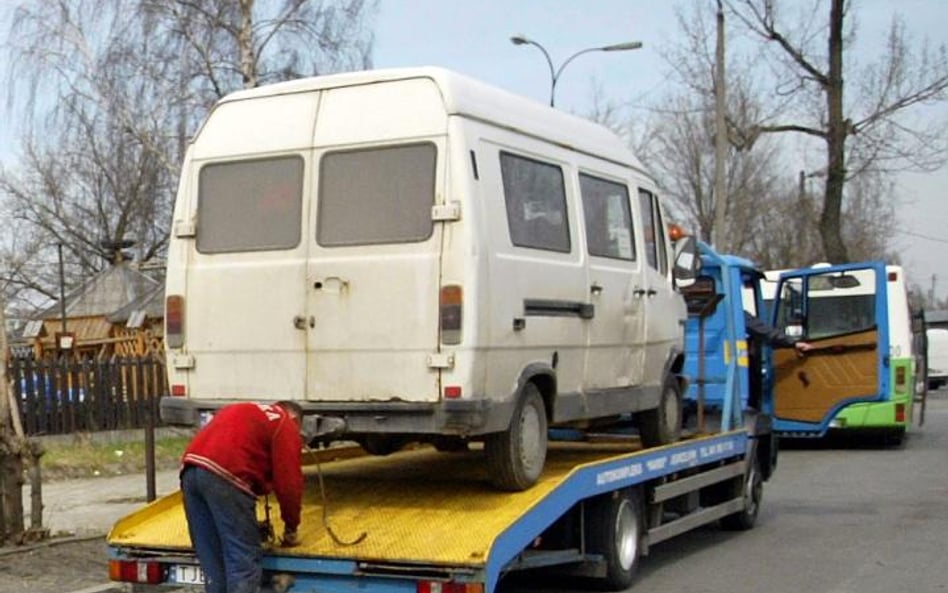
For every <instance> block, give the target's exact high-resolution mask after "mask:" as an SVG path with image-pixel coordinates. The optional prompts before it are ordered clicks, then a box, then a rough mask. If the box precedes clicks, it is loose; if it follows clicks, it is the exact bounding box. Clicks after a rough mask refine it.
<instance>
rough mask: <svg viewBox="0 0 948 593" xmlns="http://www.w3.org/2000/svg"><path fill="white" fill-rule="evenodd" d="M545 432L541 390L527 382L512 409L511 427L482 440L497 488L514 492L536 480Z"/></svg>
mask: <svg viewBox="0 0 948 593" xmlns="http://www.w3.org/2000/svg"><path fill="white" fill-rule="evenodd" d="M546 432H547V418H546V408H545V407H544V405H543V398H542V397H541V396H540V390H539V389H537V386H536V385H534V384H533V383H527V384H526V386H525V387H524V388H523V392H522V393H521V394H520V398H519V400H518V401H517V405H516V407H515V408H514V413H513V417H512V418H511V420H510V427H509V428H508V429H507V430H505V431H504V432H497V433H492V434H489V435H487V437H486V438H485V439H484V452H485V453H486V455H487V467H488V470H489V471H490V478H491V481H492V482H493V484H494V486H495V487H496V488H498V489H500V490H507V491H511V492H517V491H521V490H526V489H527V488H529V487H530V486H533V484H535V483H536V481H537V479H538V478H539V477H540V474H541V473H543V464H544V463H545V462H546V446H547V434H546Z"/></svg>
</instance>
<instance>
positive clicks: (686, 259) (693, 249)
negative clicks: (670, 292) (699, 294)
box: [673, 237, 701, 287]
mask: <svg viewBox="0 0 948 593" xmlns="http://www.w3.org/2000/svg"><path fill="white" fill-rule="evenodd" d="M700 269H701V256H700V255H698V242H697V241H696V240H695V238H694V237H682V238H681V239H679V240H677V241H675V267H674V271H673V275H674V278H675V285H676V286H681V287H685V286H691V285H692V284H694V282H695V279H696V278H697V277H698V270H700Z"/></svg>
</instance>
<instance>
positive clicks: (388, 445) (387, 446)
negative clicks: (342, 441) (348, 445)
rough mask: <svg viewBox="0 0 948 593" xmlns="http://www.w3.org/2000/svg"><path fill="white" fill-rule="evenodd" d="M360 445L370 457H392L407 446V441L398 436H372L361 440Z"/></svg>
mask: <svg viewBox="0 0 948 593" xmlns="http://www.w3.org/2000/svg"><path fill="white" fill-rule="evenodd" d="M359 444H360V445H361V446H362V448H363V449H365V452H366V453H368V454H370V455H379V456H385V455H391V454H392V453H394V452H396V451H398V450H400V449H401V448H402V447H404V446H405V439H403V438H401V437H397V436H388V435H382V434H370V435H366V436H364V437H362V438H361V439H359Z"/></svg>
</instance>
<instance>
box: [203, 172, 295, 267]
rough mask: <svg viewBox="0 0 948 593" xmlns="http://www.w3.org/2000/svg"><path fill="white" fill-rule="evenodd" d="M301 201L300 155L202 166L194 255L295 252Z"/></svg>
mask: <svg viewBox="0 0 948 593" xmlns="http://www.w3.org/2000/svg"><path fill="white" fill-rule="evenodd" d="M302 197H303V159H302V158H300V157H298V156H289V157H277V158H270V159H261V160H252V161H232V162H226V163H213V164H209V165H205V166H204V167H203V168H202V169H201V173H200V176H199V179H198V207H197V217H198V225H197V228H198V230H197V250H198V252H200V253H231V252H237V251H264V250H269V249H292V248H293V247H296V246H297V245H298V244H299V242H300V226H301V225H300V222H301V217H302V203H303V200H302Z"/></svg>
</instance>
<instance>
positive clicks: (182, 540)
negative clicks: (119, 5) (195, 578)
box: [107, 431, 750, 593]
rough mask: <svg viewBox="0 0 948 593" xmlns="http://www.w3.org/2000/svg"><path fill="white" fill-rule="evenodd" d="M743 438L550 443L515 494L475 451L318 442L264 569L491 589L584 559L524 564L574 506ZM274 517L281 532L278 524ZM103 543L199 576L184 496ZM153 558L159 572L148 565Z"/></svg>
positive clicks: (390, 587)
mask: <svg viewBox="0 0 948 593" xmlns="http://www.w3.org/2000/svg"><path fill="white" fill-rule="evenodd" d="M633 442H634V441H633ZM749 446H750V440H749V438H748V435H747V433H746V432H744V431H733V432H729V433H724V434H719V435H714V436H706V437H699V438H693V439H690V440H686V441H681V442H678V443H675V444H672V445H668V446H664V447H660V448H655V449H647V450H636V448H635V446H633V445H631V444H630V443H629V442H624V443H552V444H551V448H550V452H549V456H548V458H547V464H546V468H545V470H544V473H543V475H542V476H541V477H540V479H539V481H538V482H537V484H536V485H535V486H534V487H532V488H530V489H529V490H526V491H523V492H500V491H497V490H495V489H493V488H492V487H491V485H490V480H489V476H488V475H487V471H486V468H485V467H484V464H483V463H481V461H482V460H481V459H480V458H481V456H482V455H483V452H482V451H480V450H476V449H475V450H470V451H467V452H462V453H440V452H437V451H434V450H432V449H429V448H419V449H415V450H409V451H404V452H401V453H397V454H395V455H391V456H387V457H384V458H382V457H370V456H362V455H360V454H359V451H360V450H359V449H358V448H345V449H327V450H323V451H320V452H319V454H318V456H319V457H321V458H322V459H321V461H320V463H319V465H308V466H307V468H306V471H305V473H306V476H307V487H306V494H305V496H304V505H303V515H302V523H301V526H300V530H299V533H300V535H301V536H302V543H301V545H300V546H299V547H294V548H289V549H281V548H270V549H269V550H268V551H267V553H266V555H265V559H264V569H265V572H266V573H267V575H268V578H272V576H273V575H275V574H282V575H283V576H282V577H281V578H285V579H286V578H288V579H290V580H292V581H293V582H294V585H293V587H292V588H291V589H290V590H291V591H293V592H296V591H319V592H320V593H332V592H335V591H338V592H340V593H341V592H343V591H351V590H352V588H353V587H354V586H355V584H356V583H358V587H359V588H360V589H364V590H366V591H379V592H382V591H393V592H394V591H424V590H425V586H424V585H423V583H435V584H437V585H438V586H437V587H436V588H438V589H439V590H441V591H442V592H444V591H456V592H457V593H477V592H482V591H486V592H491V591H493V590H494V588H495V587H496V585H497V583H498V581H499V579H500V577H501V575H502V574H503V573H504V572H506V571H508V570H512V569H514V568H515V567H521V566H527V565H533V566H536V565H542V564H543V563H546V564H556V563H557V562H577V561H582V560H583V559H584V558H583V556H582V555H581V554H580V553H579V552H578V551H576V552H575V553H574V554H572V555H571V554H570V553H569V551H562V550H561V551H557V552H556V553H550V555H549V556H548V557H547V558H545V559H538V558H537V556H538V554H536V553H534V551H533V550H530V557H531V559H532V560H531V561H530V562H529V563H527V562H525V561H524V560H525V558H526V555H525V553H524V552H525V550H528V549H529V548H530V547H531V543H532V542H534V540H536V539H537V538H538V537H539V536H540V534H542V533H543V532H544V530H546V529H547V528H548V527H549V526H550V525H552V524H553V523H554V522H555V521H556V520H557V519H558V518H559V517H561V516H563V515H564V514H566V513H567V512H568V511H569V510H570V509H571V508H573V507H574V506H575V505H576V504H577V503H578V502H580V501H582V500H585V499H588V498H591V497H595V496H597V495H600V494H604V493H607V492H611V491H614V490H617V489H621V488H627V487H630V486H634V485H637V484H644V483H648V482H655V481H661V479H663V478H665V477H666V476H670V475H672V474H676V473H678V472H683V471H685V470H691V471H694V470H695V468H700V467H701V466H705V465H707V466H709V468H713V467H718V466H720V464H721V462H724V461H726V460H732V461H739V460H740V459H741V458H742V457H743V456H744V455H745V453H746V452H747V450H748V447H749ZM352 449H354V450H355V452H353V451H352ZM331 458H333V459H335V460H334V461H332V462H327V460H328V459H331ZM318 473H319V474H321V477H322V480H321V481H322V483H323V484H324V488H325V490H324V493H322V492H320V488H319V483H320V479H319V477H320V476H319V475H318ZM265 504H266V501H265V500H261V501H260V504H259V507H258V513H259V516H260V517H261V518H262V517H264V516H265V512H266V511H265V507H264V505H265ZM271 504H273V505H274V506H275V502H274V501H271ZM270 516H271V517H278V516H279V513H278V512H271V513H270ZM324 519H325V523H324ZM276 522H277V525H274V528H275V531H276V533H277V534H280V533H282V529H283V526H282V524H279V521H278V519H277V521H276ZM327 523H328V526H329V527H330V528H331V529H328V528H327V527H326V524H327ZM330 531H331V532H332V533H331V532H330ZM363 533H364V534H365V536H364V537H362V538H361V539H360V536H361V534H363ZM656 535H657V534H656ZM107 541H108V545H109V553H110V558H111V561H112V564H113V565H119V566H121V565H122V563H126V564H132V565H134V566H133V568H130V569H128V570H129V571H130V572H131V573H132V574H139V575H146V576H147V575H149V574H154V575H156V576H155V577H154V580H153V581H147V582H153V583H155V584H158V583H163V584H175V583H178V584H180V583H181V582H182V581H181V580H180V579H178V577H177V575H191V574H193V573H194V572H195V571H194V568H195V565H196V563H195V561H194V556H193V553H192V552H191V549H190V540H189V538H188V534H187V524H186V520H185V517H184V510H183V504H182V503H181V495H180V493H173V494H170V495H168V496H165V497H163V498H161V499H159V500H157V501H155V502H154V503H151V504H150V505H148V506H146V507H144V508H142V509H140V510H138V511H136V512H135V513H133V514H131V515H128V516H127V517H125V518H123V519H121V520H120V521H118V522H117V523H116V524H115V526H114V527H113V528H112V530H111V531H110V533H109V534H108V537H107ZM349 542H356V543H354V544H352V545H348V544H349ZM149 563H150V564H157V565H158V568H155V569H149V568H148V567H147V566H145V565H148V564H149ZM189 566H190V567H191V568H190V569H187V568H181V567H189ZM149 570H151V571H152V572H149ZM114 572H116V573H117V574H122V573H121V572H120V571H119V570H118V569H114ZM113 578H114V577H113ZM188 578H189V577H188ZM117 580H118V579H117ZM132 580H134V579H132ZM449 585H450V586H449ZM457 587H459V588H457ZM429 590H434V589H429Z"/></svg>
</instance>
